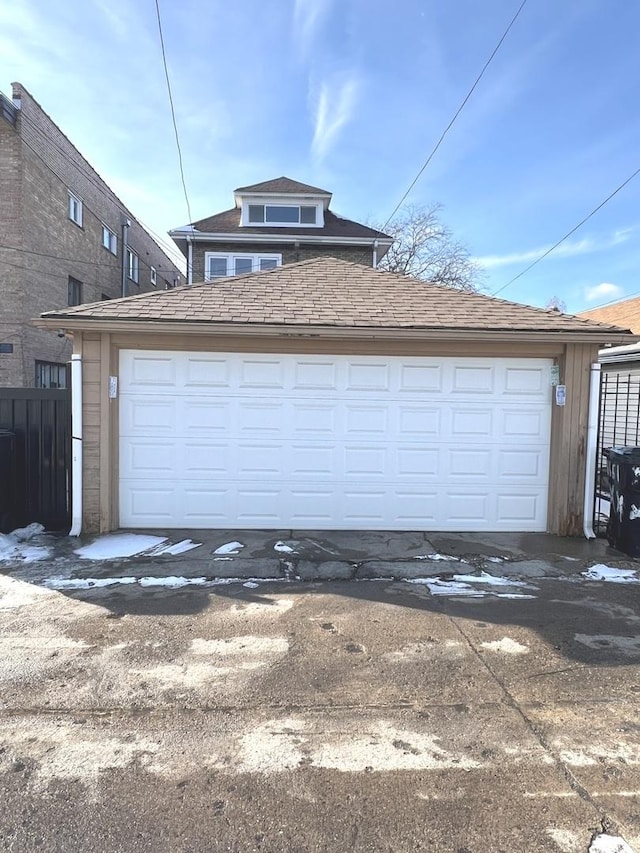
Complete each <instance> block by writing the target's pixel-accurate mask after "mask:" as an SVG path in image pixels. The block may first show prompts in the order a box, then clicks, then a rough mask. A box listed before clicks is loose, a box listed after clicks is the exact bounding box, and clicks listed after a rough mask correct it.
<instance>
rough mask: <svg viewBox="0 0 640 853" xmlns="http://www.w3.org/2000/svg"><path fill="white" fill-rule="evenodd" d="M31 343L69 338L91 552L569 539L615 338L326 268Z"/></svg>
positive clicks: (147, 308) (282, 272)
mask: <svg viewBox="0 0 640 853" xmlns="http://www.w3.org/2000/svg"><path fill="white" fill-rule="evenodd" d="M37 322H38V324H39V325H40V326H42V327H43V328H48V329H52V330H54V331H57V332H58V333H59V332H60V331H61V330H64V332H65V333H66V334H69V335H71V336H72V337H73V346H74V355H73V359H74V363H73V371H75V372H74V380H73V383H72V388H73V402H74V411H75V417H74V459H75V460H77V464H76V468H75V470H76V473H77V472H78V471H81V474H82V481H81V484H80V482H79V480H77V481H76V487H75V488H74V492H73V494H74V501H75V510H74V518H75V519H77V524H76V526H75V528H74V529H76V530H77V529H79V528H80V525H82V529H83V530H86V531H87V532H89V531H96V530H99V531H102V532H106V531H109V530H117V529H119V528H162V529H164V530H170V529H171V528H183V529H184V528H200V529H206V528H218V529H223V528H231V529H233V528H254V529H272V530H282V529H285V530H291V529H296V530H323V529H324V530H327V529H336V530H340V529H343V530H344V529H352V530H416V529H417V530H426V531H462V532H465V531H469V532H471V531H477V532H481V531H505V532H509V531H521V532H527V531H532V532H537V531H548V532H550V533H557V534H560V535H582V533H583V523H584V521H585V518H587V517H588V513H589V509H588V508H586V503H585V501H586V498H585V495H586V493H587V488H586V484H587V482H588V478H587V467H588V465H589V464H590V463H589V459H590V458H591V456H590V445H589V441H590V436H591V435H593V433H594V430H593V429H592V426H593V423H594V418H595V419H596V420H597V400H596V403H595V406H592V405H590V402H589V401H590V398H591V386H592V374H594V371H593V370H592V364H593V362H597V358H598V350H599V349H601V348H602V346H603V345H605V344H616V343H623V342H626V341H627V340H628V337H629V335H628V333H626V332H624V331H623V330H621V329H618V328H616V327H614V326H607V325H604V324H602V323H594V322H592V321H589V320H584V319H580V318H579V317H572V316H569V315H566V314H561V313H559V312H556V311H546V310H542V309H539V308H533V307H531V306H528V305H518V304H516V303H512V302H507V301H505V300H502V299H495V298H492V297H489V296H486V295H484V294H481V293H468V292H461V291H457V290H452V289H451V288H448V287H442V286H439V285H435V284H428V283H426V282H423V281H419V280H417V279H412V278H410V277H409V276H401V275H396V274H393V273H388V272H382V271H379V270H376V269H373V268H371V267H366V266H363V265H360V264H356V263H353V262H349V261H343V260H338V259H336V258H328V257H325V258H314V259H312V260H308V261H300V262H299V263H288V264H284V265H283V266H280V267H277V268H276V269H272V270H268V271H264V272H257V273H251V274H247V275H241V276H237V277H231V278H221V279H216V280H215V282H203V283H201V284H193V285H189V286H185V287H179V288H175V289H171V290H165V291H158V292H155V293H142V294H139V295H137V296H131V297H128V298H126V299H113V300H108V301H104V302H99V303H95V304H92V305H79V306H74V307H72V308H66V309H63V310H59V311H53V312H48V313H47V314H45V315H43V316H42V317H41V318H40V319H39V320H38V321H37ZM73 371H72V372H73ZM554 385H555V386H559V388H558V389H557V391H556V389H554Z"/></svg>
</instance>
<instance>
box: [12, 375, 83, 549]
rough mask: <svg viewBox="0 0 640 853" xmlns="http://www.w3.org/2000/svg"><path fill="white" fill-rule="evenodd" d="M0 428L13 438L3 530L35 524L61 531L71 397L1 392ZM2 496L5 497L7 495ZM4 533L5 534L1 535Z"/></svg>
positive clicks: (67, 517) (62, 392) (67, 512)
mask: <svg viewBox="0 0 640 853" xmlns="http://www.w3.org/2000/svg"><path fill="white" fill-rule="evenodd" d="M0 429H6V430H10V431H11V432H12V433H14V435H15V440H14V441H13V442H12V444H13V447H12V454H13V460H12V463H13V464H12V468H13V472H12V476H11V477H10V479H11V481H12V482H9V483H2V484H0V488H2V489H4V490H5V498H8V500H5V504H6V505H7V506H8V508H9V511H8V512H7V513H6V515H7V516H8V518H6V519H5V525H4V526H6V527H9V528H11V527H21V526H23V525H25V524H29V523H30V522H32V521H39V522H40V523H41V524H44V526H45V527H46V528H47V529H48V530H63V529H65V528H68V526H69V524H70V521H71V392H70V390H69V389H68V388H65V389H57V390H53V389H41V388H0ZM7 491H9V492H10V494H9V495H7ZM5 532H6V531H5Z"/></svg>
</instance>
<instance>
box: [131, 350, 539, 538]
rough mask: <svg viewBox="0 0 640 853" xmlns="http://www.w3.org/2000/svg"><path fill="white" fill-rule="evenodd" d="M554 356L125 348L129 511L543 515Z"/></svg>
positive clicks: (209, 518) (473, 518)
mask: <svg viewBox="0 0 640 853" xmlns="http://www.w3.org/2000/svg"><path fill="white" fill-rule="evenodd" d="M550 367H551V362H550V361H549V360H546V359H487V358H404V357H402V358H401V357H393V358H389V357H375V356H363V357H355V356H322V355H308V356H303V355H267V354H265V355H252V354H237V353H236V354H221V353H196V352H152V351H146V350H126V351H123V352H122V353H121V358H120V523H121V525H122V526H123V527H213V528H215V527H218V528H220V527H247V528H249V527H253V528H267V529H268V528H297V529H301V528H306V529H310V528H311V529H312V528H316V529H370V530H415V529H424V530H523V531H524V530H544V529H545V526H546V504H547V488H548V476H549V470H548V469H549V433H550V421H551V403H550V400H551V389H550Z"/></svg>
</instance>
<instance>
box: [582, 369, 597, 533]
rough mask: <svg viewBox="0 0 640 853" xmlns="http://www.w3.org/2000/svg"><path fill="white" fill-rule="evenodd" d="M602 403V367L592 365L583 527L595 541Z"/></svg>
mask: <svg viewBox="0 0 640 853" xmlns="http://www.w3.org/2000/svg"><path fill="white" fill-rule="evenodd" d="M599 402H600V365H599V364H598V363H594V364H592V365H591V375H590V380H589V414H588V420H587V449H586V454H585V455H586V460H585V462H586V469H585V476H584V508H583V526H582V530H583V532H584V536H585V539H595V538H596V534H595V533H594V532H593V504H594V500H595V490H596V461H597V460H596V453H597V448H598V410H599Z"/></svg>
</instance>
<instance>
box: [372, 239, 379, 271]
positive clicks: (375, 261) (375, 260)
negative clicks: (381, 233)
mask: <svg viewBox="0 0 640 853" xmlns="http://www.w3.org/2000/svg"><path fill="white" fill-rule="evenodd" d="M373 268H374V270H376V269H378V241H377V240H374V241H373Z"/></svg>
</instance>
